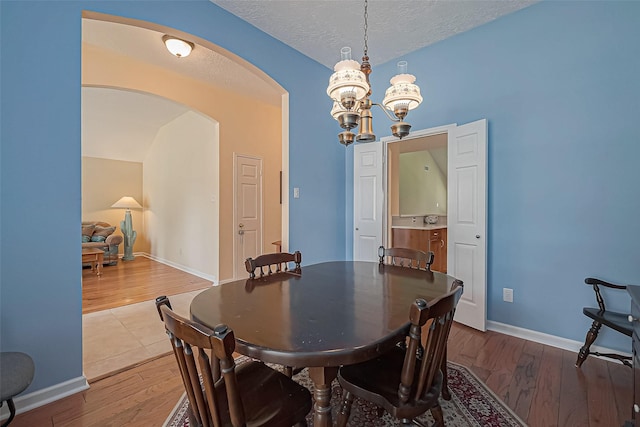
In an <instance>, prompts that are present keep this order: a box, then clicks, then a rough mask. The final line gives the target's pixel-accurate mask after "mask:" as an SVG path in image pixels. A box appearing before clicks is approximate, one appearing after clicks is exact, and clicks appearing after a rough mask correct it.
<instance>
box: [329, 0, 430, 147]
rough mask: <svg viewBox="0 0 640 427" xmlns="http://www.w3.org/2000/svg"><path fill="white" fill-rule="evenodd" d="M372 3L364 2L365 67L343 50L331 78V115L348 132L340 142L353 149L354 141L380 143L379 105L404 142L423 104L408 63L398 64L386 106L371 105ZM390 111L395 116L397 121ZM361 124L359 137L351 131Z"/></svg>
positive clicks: (395, 133)
mask: <svg viewBox="0 0 640 427" xmlns="http://www.w3.org/2000/svg"><path fill="white" fill-rule="evenodd" d="M368 3H369V2H368V0H364V56H363V57H362V64H358V62H357V61H354V60H353V59H351V48H350V47H343V48H342V49H341V50H340V62H338V63H337V64H336V65H335V67H333V70H334V71H335V72H334V73H333V74H332V75H331V77H330V78H329V86H328V87H327V95H329V98H331V99H332V100H333V108H332V109H331V115H332V116H333V118H334V119H336V120H337V121H338V123H339V124H340V127H341V128H342V129H345V130H344V131H343V132H340V133H339V134H338V140H339V141H340V143H341V144H344V146H345V147H346V146H349V145H350V144H351V143H353V141H354V140H356V141H358V142H371V141H375V140H376V136H375V134H374V133H373V123H372V119H373V116H372V115H371V107H372V106H374V105H377V106H378V107H380V108H381V109H382V111H384V113H385V114H386V115H387V117H388V118H389V119H390V120H391V121H393V122H395V123H394V124H393V125H391V132H392V133H393V135H394V136H396V137H398V138H400V139H402V138H403V137H405V136H407V135H408V134H409V130H410V129H411V125H410V124H409V123H407V122H405V121H404V118H405V117H406V116H407V114H408V113H409V111H410V110H413V109H414V108H416V107H417V106H418V105H420V103H421V102H422V96H421V95H420V88H419V87H418V85H416V84H414V82H415V81H416V78H415V76H413V75H411V74H407V61H400V62H398V74H397V75H396V76H394V77H393V78H392V79H391V87H389V88H388V89H387V91H386V92H385V96H384V99H383V100H382V104H377V103H373V102H371V100H370V99H369V96H370V95H371V85H370V83H369V74H371V64H370V63H369V56H368V50H369V47H368V45H367V43H368V39H367V30H368V23H367V20H368ZM389 111H391V112H393V115H394V116H395V117H393V116H392V115H391V114H390V113H389ZM358 124H360V129H359V131H358V135H356V134H354V133H353V132H351V129H353V128H354V127H356V126H358Z"/></svg>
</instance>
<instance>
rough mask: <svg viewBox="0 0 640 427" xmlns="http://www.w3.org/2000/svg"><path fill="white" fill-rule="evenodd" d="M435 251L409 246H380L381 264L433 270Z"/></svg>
mask: <svg viewBox="0 0 640 427" xmlns="http://www.w3.org/2000/svg"><path fill="white" fill-rule="evenodd" d="M433 257H434V255H433V252H431V251H429V252H423V251H419V250H417V249H409V248H385V247H384V246H380V247H379V248H378V258H380V264H389V265H399V266H400V267H409V268H417V269H420V270H427V271H431V264H433Z"/></svg>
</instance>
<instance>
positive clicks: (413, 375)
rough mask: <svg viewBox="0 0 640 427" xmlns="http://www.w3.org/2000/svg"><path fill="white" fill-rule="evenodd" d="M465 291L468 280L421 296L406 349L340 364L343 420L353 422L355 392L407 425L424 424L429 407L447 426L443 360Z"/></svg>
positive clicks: (413, 311)
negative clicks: (432, 295) (444, 291)
mask: <svg viewBox="0 0 640 427" xmlns="http://www.w3.org/2000/svg"><path fill="white" fill-rule="evenodd" d="M461 295H462V286H456V287H455V288H454V289H453V290H451V291H450V292H449V293H448V294H446V295H444V296H442V297H440V298H438V299H436V300H433V301H431V302H429V303H427V302H426V301H425V300H423V299H417V300H416V301H415V302H414V303H413V304H412V305H411V308H410V311H409V320H410V322H411V327H410V330H409V335H408V338H409V344H408V346H407V349H406V350H402V349H400V348H399V347H395V348H393V349H392V350H391V351H389V352H387V353H385V354H382V355H381V356H379V357H378V358H377V359H374V360H370V361H367V362H362V363H358V364H356V365H349V366H342V367H341V368H340V370H339V371H338V381H339V382H340V385H341V386H342V388H343V389H344V392H345V393H344V400H343V402H342V406H341V407H340V409H339V412H338V419H337V425H338V426H342V427H343V426H345V425H346V424H347V420H348V418H349V415H350V413H351V405H352V403H353V399H354V396H357V397H359V398H361V399H364V400H367V401H369V402H372V403H374V404H376V405H378V406H379V407H381V408H383V409H384V410H386V411H387V412H389V414H390V415H392V416H393V417H395V418H398V419H400V420H402V421H401V425H403V426H404V425H411V424H416V425H422V424H421V423H419V422H418V421H416V420H414V418H416V417H417V416H419V415H421V414H423V413H425V412H426V411H431V415H432V416H433V418H434V420H435V424H434V425H436V426H444V417H443V414H442V408H441V407H440V404H439V403H438V397H439V396H440V392H441V391H442V387H443V379H444V377H445V373H444V372H442V369H443V368H446V367H445V365H444V364H443V362H444V360H445V350H446V348H447V340H448V338H449V331H450V330H451V324H452V322H453V315H454V313H455V309H456V306H457V304H458V301H459V300H460V296H461ZM425 325H426V327H427V328H428V334H427V336H426V339H425V341H426V342H425V343H424V349H425V353H424V356H423V357H421V358H420V357H418V355H417V351H416V350H417V349H418V346H419V345H420V344H421V340H422V328H423V327H424V326H425Z"/></svg>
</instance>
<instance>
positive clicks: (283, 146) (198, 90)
mask: <svg viewBox="0 0 640 427" xmlns="http://www.w3.org/2000/svg"><path fill="white" fill-rule="evenodd" d="M166 33H171V34H173V35H176V36H180V37H182V38H183V39H187V40H191V41H193V42H194V44H195V49H194V50H193V52H192V54H191V55H190V56H189V57H186V58H179V59H178V58H175V57H173V56H171V54H169V52H168V51H167V50H166V49H165V47H164V44H163V43H162V36H163V34H166ZM214 56H215V58H212V57H214ZM82 61H83V73H82V83H83V86H84V87H86V88H87V89H104V90H112V91H116V90H117V91H119V92H126V93H128V94H138V95H140V94H145V95H147V96H153V97H155V98H156V99H157V100H167V101H170V102H171V103H173V105H174V106H176V105H177V106H179V107H181V108H182V111H181V112H179V113H178V114H176V115H175V116H173V117H171V118H170V119H169V120H167V121H166V122H164V123H160V124H156V125H155V126H152V127H151V128H150V129H149V128H147V129H146V131H150V132H149V133H150V134H151V139H153V141H154V143H159V144H160V145H161V146H162V147H161V149H160V150H157V151H155V152H153V153H151V154H149V153H148V154H147V155H144V156H143V157H144V159H143V160H140V159H138V160H136V162H138V163H141V164H142V166H141V167H140V168H139V169H141V172H136V177H135V178H130V179H128V178H124V176H123V175H124V174H123V173H122V170H121V169H118V170H116V171H112V170H109V171H107V173H104V172H105V171H106V170H105V169H104V168H102V167H98V169H100V171H96V173H97V174H100V172H103V173H102V175H100V182H99V184H98V188H99V190H100V191H101V192H102V193H103V194H104V193H108V192H109V191H110V190H111V189H112V188H113V185H111V186H110V184H112V182H113V181H114V180H115V179H116V178H117V179H120V180H122V181H123V183H124V184H128V185H130V184H131V183H132V182H133V181H139V182H140V183H139V187H140V190H139V193H140V196H139V197H140V198H139V199H137V200H138V201H139V202H140V204H141V205H142V206H143V210H140V211H134V212H133V218H134V229H136V231H137V232H138V233H139V235H138V238H137V241H136V245H135V246H134V254H135V255H140V256H136V257H135V260H134V261H127V262H126V263H125V262H123V261H122V260H120V261H119V262H118V266H117V267H116V269H117V270H118V272H117V275H119V276H120V279H121V280H122V281H123V282H126V283H125V284H129V285H131V283H132V282H133V281H134V280H133V279H134V276H135V279H136V280H139V281H140V283H147V284H149V285H150V286H147V290H148V289H154V290H153V291H152V293H153V296H151V297H150V298H149V299H148V300H147V301H143V302H137V301H139V298H140V296H141V294H140V293H138V292H137V291H133V290H132V289H128V291H130V292H128V295H125V299H124V300H123V301H122V303H123V304H125V305H124V306H122V307H115V308H107V307H105V308H104V309H103V310H101V311H97V312H94V313H90V314H88V315H87V316H89V317H92V318H95V319H92V320H88V319H87V318H85V316H83V347H84V354H85V356H86V354H87V349H88V348H89V347H91V346H93V345H95V344H96V343H104V344H107V347H108V349H107V350H108V351H107V350H105V351H94V354H99V355H100V356H101V357H102V356H109V358H110V359H112V360H110V361H109V360H106V359H105V360H101V361H100V363H101V365H102V366H101V369H103V372H109V371H110V372H113V371H114V370H118V369H123V368H126V367H127V366H129V365H131V364H132V363H138V362H140V360H139V359H134V357H143V358H148V357H152V356H153V354H151V352H152V351H170V347H166V345H167V342H166V341H167V340H166V337H165V335H164V331H163V328H162V325H161V322H159V320H158V317H157V313H156V312H155V307H154V306H153V298H154V297H156V296H158V295H159V294H167V295H174V297H172V303H174V308H176V306H177V310H176V311H178V312H180V310H181V308H180V307H181V306H182V307H183V311H182V313H181V314H183V315H187V316H188V307H189V301H190V300H188V298H189V297H193V295H189V294H190V293H191V290H192V289H194V287H195V288H198V287H200V289H202V288H203V287H206V286H211V284H212V283H215V284H218V283H222V282H224V281H225V280H229V279H231V278H232V277H233V265H232V253H231V252H230V251H220V250H219V248H220V247H231V246H232V239H233V234H234V233H233V225H232V224H233V212H232V208H231V206H232V197H233V193H232V182H233V164H232V160H231V159H232V153H233V152H234V151H235V150H239V151H242V152H244V153H248V154H253V155H256V156H259V157H262V158H264V159H265V187H264V191H265V192H269V193H275V192H277V191H279V173H280V171H281V170H283V172H284V174H285V177H286V175H287V174H288V164H287V163H283V158H287V157H286V156H287V155H288V154H287V153H288V133H286V132H284V131H283V129H287V128H288V110H286V108H285V104H286V103H285V100H286V99H287V98H286V92H285V91H284V90H283V89H282V88H281V87H280V86H279V85H278V84H277V83H276V82H275V81H273V80H272V79H271V78H270V77H268V76H266V74H264V73H263V72H262V71H260V70H258V69H256V68H255V67H254V66H253V65H251V64H249V63H247V62H246V61H244V60H242V59H240V58H238V57H237V56H235V55H233V54H232V53H230V52H227V51H224V50H223V49H220V48H218V47H216V46H214V45H213V44H212V43H211V42H209V41H206V40H203V39H198V38H196V37H192V36H190V35H189V34H186V33H183V32H180V31H173V30H171V29H168V28H164V27H162V26H159V25H157V24H152V23H148V22H142V21H137V20H132V19H126V18H120V17H117V16H110V15H104V14H100V13H95V12H88V11H85V12H84V13H83V46H82ZM211 63H216V64H218V66H216V67H213V68H212V67H210V64H211ZM221 76H222V77H224V78H221ZM230 77H232V78H230ZM216 78H217V80H216ZM234 82H235V84H236V87H235V89H234V87H230V86H229V85H233V84H234ZM83 90H84V89H83ZM247 100H250V102H251V105H252V109H250V111H247V112H245V113H244V114H243V115H238V114H237V111H240V110H242V108H241V106H242V105H245V104H246V103H247V102H248V101H247ZM83 104H84V103H83ZM136 105H137V107H136ZM101 107H103V108H104V109H103V110H102V111H101V112H100V114H96V115H95V118H94V119H95V121H96V122H100V123H101V125H102V128H101V131H100V133H101V134H102V136H104V137H105V139H104V140H103V142H102V143H101V144H99V148H100V149H105V150H109V149H113V148H114V147H115V146H116V145H122V146H123V147H124V148H123V150H122V151H123V152H124V153H125V154H127V152H133V151H135V148H136V144H139V143H140V140H141V139H142V137H141V135H140V134H137V133H135V132H126V130H125V128H126V127H127V126H124V123H125V122H123V125H114V124H111V125H105V124H106V122H108V117H107V116H108V115H109V114H113V113H116V112H119V113H123V114H122V119H123V120H125V121H126V120H128V121H129V122H133V123H137V124H140V125H144V124H148V122H149V119H150V116H151V115H152V114H151V113H152V111H155V109H156V107H157V106H151V107H144V106H140V105H139V104H134V103H130V102H124V103H119V104H110V103H109V102H106V101H105V100H103V101H102V103H101ZM172 108H173V107H172V106H170V107H168V111H170V110H171V109H172ZM84 115H85V112H84V111H83V118H84ZM285 116H286V117H285ZM245 120H251V121H252V122H254V123H257V124H259V126H255V127H252V128H250V129H244V130H243V132H242V133H238V132H228V133H227V134H224V133H221V130H224V129H240V128H243V125H244V123H245ZM203 121H207V122H208V123H209V124H210V125H211V126H209V125H204V126H202V123H203ZM129 129H130V128H129ZM83 131H84V125H83ZM222 134H224V135H225V140H224V141H223V140H222V139H218V138H219V135H222ZM203 135H204V138H202V137H203ZM208 137H212V138H213V139H211V138H208ZM109 138H111V139H109ZM125 139H126V141H124V142H125V144H116V143H115V142H123V140H125ZM204 139H207V140H209V141H212V140H215V141H214V142H215V143H214V144H210V145H209V146H208V148H207V149H206V151H202V150H201V149H202V148H203V147H194V142H197V141H203V140H204ZM84 142H85V136H84V135H83V143H84ZM205 145H206V144H205ZM84 154H85V153H84V149H83V156H84ZM128 154H130V153H128ZM92 156H93V157H96V158H99V157H101V156H99V155H96V154H94V155H92ZM107 157H109V156H107ZM102 160H103V159H100V162H101V163H104V162H103V161H102ZM108 161H109V162H131V160H130V159H126V158H124V159H123V158H119V157H114V158H110V159H108ZM206 161H212V162H215V164H214V163H211V162H210V163H208V165H203V163H204V162H206ZM133 163H135V162H133ZM140 175H141V176H140ZM122 191H124V189H121V191H118V194H119V193H121V192H122ZM169 194H171V195H170V196H169ZM123 195H124V194H119V195H118V197H117V198H116V199H115V200H117V199H118V198H120V197H122V196H123ZM101 197H102V195H101ZM83 198H84V197H83ZM115 200H110V198H109V200H106V199H104V200H103V201H102V202H101V203H102V207H98V208H95V209H93V212H94V213H95V214H96V217H102V216H105V215H111V214H113V216H114V217H113V218H112V219H111V220H110V223H111V224H112V225H115V226H116V227H118V225H119V222H120V220H121V219H122V217H123V216H124V213H123V211H120V210H115V209H111V208H110V206H111V204H113V203H114V202H115ZM265 211H268V213H265V215H269V220H270V221H275V222H277V223H278V224H282V231H281V229H280V227H278V229H277V230H276V231H275V233H277V235H275V236H271V235H269V236H266V237H267V239H269V240H268V241H271V240H276V239H282V240H285V239H286V234H285V229H286V230H288V222H286V223H285V221H288V217H285V215H284V214H283V212H284V211H285V209H284V205H280V203H279V201H278V200H276V201H275V203H273V204H269V205H267V206H265ZM136 221H139V222H140V223H139V224H136ZM118 228H119V227H118ZM118 232H119V230H118ZM120 251H121V252H122V248H121V250H120ZM210 251H213V252H210ZM138 261H141V262H143V261H144V263H146V265H144V266H141V269H140V270H139V271H136V272H132V271H129V270H131V269H129V270H127V271H124V270H123V268H125V267H127V268H129V267H135V264H136V263H137V262H138ZM112 271H113V272H116V270H112ZM89 279H90V280H92V281H96V282H99V283H98V284H99V285H105V284H106V283H107V280H106V279H107V277H106V274H103V276H102V277H100V278H97V277H90V278H89ZM87 283H88V281H87ZM157 284H161V285H163V286H166V285H168V286H174V288H171V289H173V290H167V289H169V288H166V289H165V290H160V289H159V288H156V287H155V285H157ZM176 286H177V287H178V288H180V289H179V290H180V291H183V292H182V293H180V294H179V295H183V296H184V297H185V298H184V301H181V300H180V298H179V297H178V295H177V294H176V293H177V292H178V291H177V290H175V287H176ZM102 290H103V291H107V290H108V287H106V288H105V286H102ZM194 292H198V291H194ZM126 293H127V292H125V294H126ZM145 295H147V294H145ZM143 303H150V304H147V305H146V306H145V307H142V311H141V312H138V313H135V314H134V313H133V311H134V308H137V306H138V304H143ZM134 306H136V307H134ZM115 310H119V311H121V315H120V314H119V315H118V316H116V317H117V320H118V321H117V322H115V321H114V322H111V323H112V324H113V328H111V327H108V326H106V323H105V322H107V317H109V315H113V313H110V312H113V311H115ZM137 316H138V317H137ZM125 318H126V319H137V320H135V322H134V323H135V324H136V326H135V330H134V329H129V330H128V331H126V332H128V333H127V336H128V338H127V339H123V336H124V335H123V334H122V333H124V332H125V331H123V330H122V327H123V321H122V319H125ZM89 323H94V324H95V325H97V330H98V333H94V332H87V325H88V324H89ZM152 328H154V329H152ZM94 331H95V329H94ZM102 332H104V333H105V334H107V333H110V335H109V336H106V335H100V334H101V333H102ZM121 332H122V333H121ZM117 337H119V339H118V338H117ZM116 339H117V344H116V341H114V340H116ZM155 340H157V342H156V341H155ZM136 341H137V343H136ZM139 344H142V346H143V347H144V349H142V350H139V349H135V348H133V347H135V346H137V345H139ZM85 374H86V376H87V378H89V379H91V378H93V379H95V378H96V375H98V376H99V374H96V372H95V371H92V372H88V370H87V368H86V366H85Z"/></svg>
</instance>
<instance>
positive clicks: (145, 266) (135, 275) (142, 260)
mask: <svg viewBox="0 0 640 427" xmlns="http://www.w3.org/2000/svg"><path fill="white" fill-rule="evenodd" d="M208 286H211V282H210V281H208V280H205V279H201V278H199V277H197V276H193V275H191V274H189V273H185V272H183V271H180V270H177V269H175V268H172V267H169V266H168V265H165V264H161V263H159V262H156V261H153V260H151V259H149V258H146V257H143V256H136V257H135V259H134V260H133V261H122V260H120V261H118V264H117V265H113V266H112V265H105V266H104V267H103V269H102V276H101V277H98V276H97V275H96V274H95V273H93V272H92V271H91V269H89V268H83V269H82V314H87V313H93V312H94V311H101V310H107V309H110V308H115V307H121V306H123V305H128V304H133V303H136V302H142V301H149V300H153V299H155V298H156V297H157V296H158V295H175V294H179V293H184V292H190V291H195V290H199V289H204V288H207V287H208Z"/></svg>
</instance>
